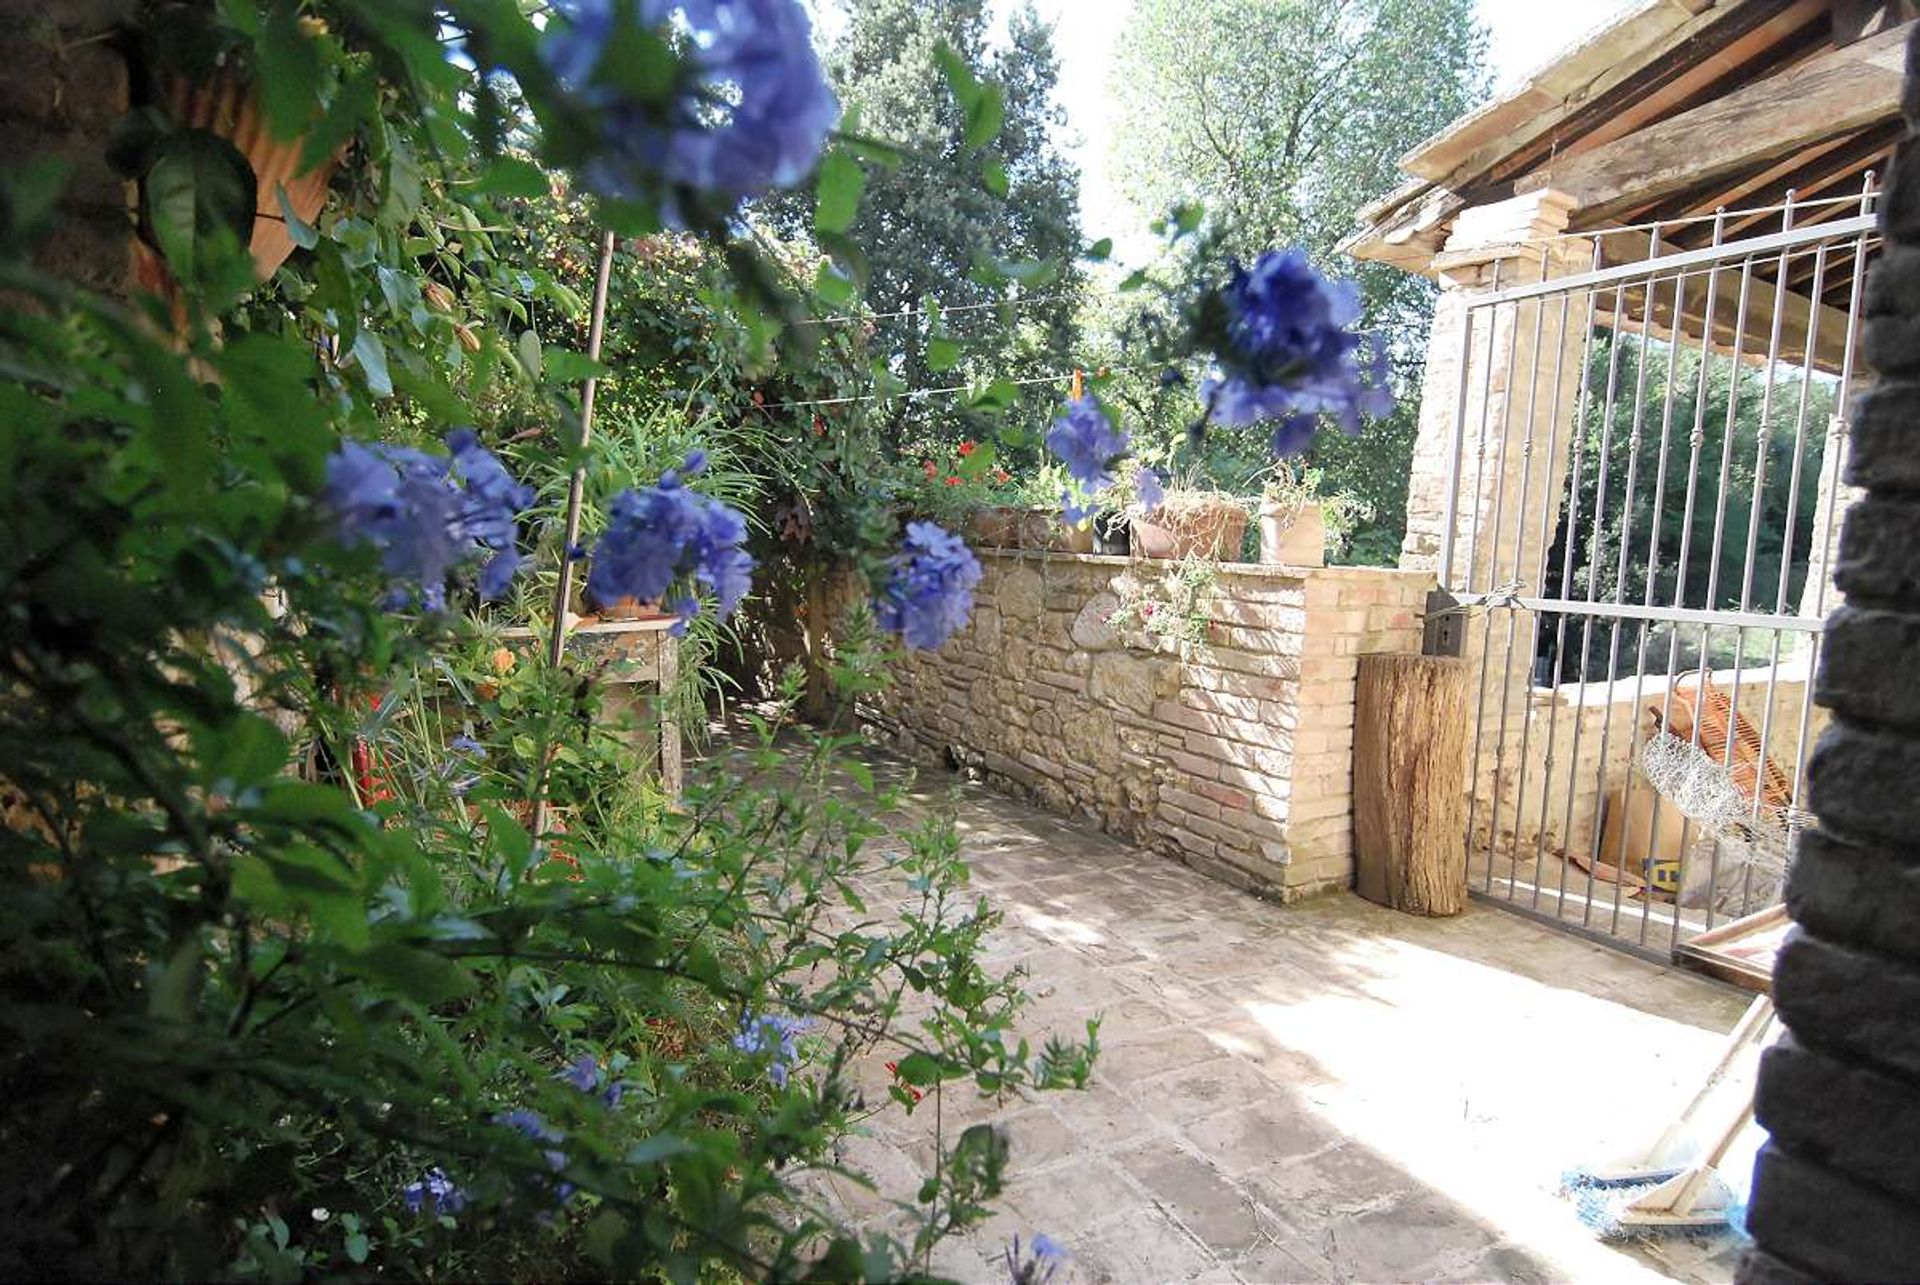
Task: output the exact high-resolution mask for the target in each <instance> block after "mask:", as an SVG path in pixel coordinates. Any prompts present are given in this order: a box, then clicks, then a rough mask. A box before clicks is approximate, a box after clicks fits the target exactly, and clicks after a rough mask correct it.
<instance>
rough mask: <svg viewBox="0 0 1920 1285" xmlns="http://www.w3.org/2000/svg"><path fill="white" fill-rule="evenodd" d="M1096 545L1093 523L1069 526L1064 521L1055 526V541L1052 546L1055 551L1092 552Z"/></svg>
mask: <svg viewBox="0 0 1920 1285" xmlns="http://www.w3.org/2000/svg"><path fill="white" fill-rule="evenodd" d="M1093 546H1094V536H1093V524H1092V523H1091V522H1088V523H1083V524H1082V525H1080V526H1069V525H1068V524H1066V523H1064V522H1062V523H1061V524H1060V525H1059V526H1058V527H1056V528H1054V532H1053V543H1052V545H1051V546H1050V547H1051V548H1052V549H1053V551H1054V552H1055V553H1092V552H1093Z"/></svg>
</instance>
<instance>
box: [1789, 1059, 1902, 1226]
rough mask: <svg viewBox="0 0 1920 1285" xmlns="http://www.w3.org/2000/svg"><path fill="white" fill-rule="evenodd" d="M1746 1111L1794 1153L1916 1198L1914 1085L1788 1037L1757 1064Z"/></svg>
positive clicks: (1899, 1193)
mask: <svg viewBox="0 0 1920 1285" xmlns="http://www.w3.org/2000/svg"><path fill="white" fill-rule="evenodd" d="M1754 1110H1755V1113H1756V1115H1757V1117H1758V1119H1759V1121H1760V1123H1761V1124H1762V1125H1763V1126H1765V1128H1766V1130H1767V1132H1768V1133H1770V1134H1772V1135H1773V1137H1774V1140H1775V1141H1777V1142H1778V1143H1779V1144H1780V1145H1781V1146H1783V1147H1785V1148H1787V1149H1788V1150H1789V1151H1791V1152H1793V1153H1794V1154H1795V1155H1797V1156H1802V1157H1805V1158H1806V1159H1808V1160H1811V1161H1813V1162H1814V1163H1816V1164H1819V1165H1824V1166H1825V1167H1827V1168H1829V1169H1833V1170H1837V1171H1839V1172H1841V1173H1845V1174H1848V1175H1850V1176H1852V1177H1853V1178H1855V1179H1858V1180H1859V1181H1861V1182H1865V1183H1868V1184H1870V1185H1872V1186H1875V1187H1878V1188H1880V1189H1881V1190H1882V1191H1886V1192H1890V1193H1892V1194H1894V1195H1898V1196H1902V1197H1904V1198H1906V1199H1908V1200H1913V1201H1916V1202H1920V1165H1916V1164H1915V1163H1914V1158H1915V1157H1916V1156H1920V1087H1916V1086H1914V1085H1912V1084H1907V1083H1902V1082H1901V1081H1899V1080H1894V1079H1891V1078H1889V1077H1887V1076H1884V1075H1881V1074H1879V1073H1877V1072H1875V1071H1872V1070H1869V1069H1867V1068H1866V1067H1863V1066H1860V1065H1858V1064H1856V1063H1851V1062H1847V1061H1843V1060H1841V1059H1839V1058H1834V1057H1828V1056H1827V1055H1825V1054H1823V1053H1819V1052H1817V1051H1815V1050H1813V1049H1809V1048H1807V1047H1805V1046H1804V1045H1802V1044H1800V1043H1799V1042H1797V1041H1796V1040H1794V1038H1793V1037H1792V1036H1790V1035H1789V1036H1788V1037H1786V1038H1785V1039H1783V1040H1781V1041H1780V1042H1779V1043H1778V1044H1776V1045H1774V1046H1773V1047H1772V1048H1770V1049H1768V1050H1767V1052H1766V1055H1765V1057H1764V1058H1763V1059H1762V1061H1761V1067H1760V1079H1759V1088H1758V1091H1757V1093H1756V1096H1755V1098H1754Z"/></svg>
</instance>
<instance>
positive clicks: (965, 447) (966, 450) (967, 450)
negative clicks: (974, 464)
mask: <svg viewBox="0 0 1920 1285" xmlns="http://www.w3.org/2000/svg"><path fill="white" fill-rule="evenodd" d="M973 452H974V445H973V443H972V442H962V443H960V458H961V459H963V460H964V459H965V458H967V456H969V455H971V454H973Z"/></svg>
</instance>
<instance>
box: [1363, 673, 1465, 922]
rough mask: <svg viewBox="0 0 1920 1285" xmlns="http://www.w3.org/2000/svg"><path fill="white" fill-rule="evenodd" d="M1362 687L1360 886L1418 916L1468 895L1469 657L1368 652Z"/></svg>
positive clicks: (1447, 910) (1453, 910) (1372, 897)
mask: <svg viewBox="0 0 1920 1285" xmlns="http://www.w3.org/2000/svg"><path fill="white" fill-rule="evenodd" d="M1359 663H1360V674H1359V679H1358V682H1357V683H1356V687H1355V695H1354V701H1355V706H1354V736H1353V831H1354V856H1355V866H1356V880H1355V890H1356V891H1357V892H1359V894H1360V895H1361V896H1363V897H1365V898H1367V899H1368V900H1369V901H1375V902H1378V903H1380V904H1381V905H1383V906H1391V907H1392V908H1393V909H1395V910H1403V911H1406V912H1408V913H1409V914H1415V915H1457V914H1459V913H1460V912H1461V911H1462V910H1463V909H1465V907H1466V903H1467V796H1466V782H1467V723H1468V721H1469V720H1468V719H1467V718H1466V716H1465V711H1466V708H1467V705H1468V698H1467V662H1466V661H1464V660H1461V659H1459V658H1456V657H1446V656H1396V655H1370V656H1362V657H1360V658H1359Z"/></svg>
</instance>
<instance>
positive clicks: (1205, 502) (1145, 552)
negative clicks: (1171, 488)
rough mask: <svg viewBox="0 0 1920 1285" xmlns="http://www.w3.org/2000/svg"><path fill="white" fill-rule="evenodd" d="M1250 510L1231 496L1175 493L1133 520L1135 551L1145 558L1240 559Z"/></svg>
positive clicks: (1234, 560)
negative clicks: (1164, 501) (1145, 514)
mask: <svg viewBox="0 0 1920 1285" xmlns="http://www.w3.org/2000/svg"><path fill="white" fill-rule="evenodd" d="M1246 533H1247V511H1246V509H1245V508H1243V507H1241V504H1240V502H1239V501H1238V500H1234V499H1229V498H1227V497H1224V496H1222V497H1214V496H1195V495H1185V496H1180V495H1175V496H1169V497H1168V498H1167V502H1166V503H1164V504H1162V505H1161V506H1160V507H1159V508H1157V509H1155V510H1153V512H1151V513H1149V514H1148V515H1147V516H1146V517H1144V518H1135V519H1134V521H1133V530H1132V540H1133V552H1134V553H1136V554H1138V555H1139V556H1141V557H1145V558H1206V559H1211V560H1213V561H1216V562H1237V561H1239V560H1240V542H1241V540H1242V539H1243V538H1244V537H1245V536H1246Z"/></svg>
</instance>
